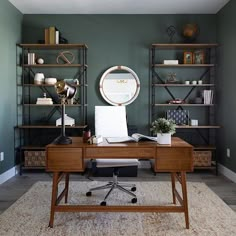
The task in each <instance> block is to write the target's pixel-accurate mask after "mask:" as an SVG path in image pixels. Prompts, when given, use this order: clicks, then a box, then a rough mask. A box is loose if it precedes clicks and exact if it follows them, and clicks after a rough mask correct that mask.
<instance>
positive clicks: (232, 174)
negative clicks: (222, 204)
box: [218, 164, 236, 183]
mask: <svg viewBox="0 0 236 236" xmlns="http://www.w3.org/2000/svg"><path fill="white" fill-rule="evenodd" d="M218 170H219V172H220V173H221V174H222V175H224V176H225V177H227V178H228V179H230V180H232V181H233V182H234V183H236V173H235V172H233V171H232V170H230V169H228V168H226V167H225V166H223V165H221V164H218Z"/></svg>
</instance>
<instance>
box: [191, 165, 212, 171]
mask: <svg viewBox="0 0 236 236" xmlns="http://www.w3.org/2000/svg"><path fill="white" fill-rule="evenodd" d="M193 168H194V169H195V170H215V169H216V166H194V167H193Z"/></svg>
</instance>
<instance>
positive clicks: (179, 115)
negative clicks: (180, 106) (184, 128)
mask: <svg viewBox="0 0 236 236" xmlns="http://www.w3.org/2000/svg"><path fill="white" fill-rule="evenodd" d="M166 116H167V119H172V120H174V121H175V124H176V125H189V111H187V110H168V111H167V112H166Z"/></svg>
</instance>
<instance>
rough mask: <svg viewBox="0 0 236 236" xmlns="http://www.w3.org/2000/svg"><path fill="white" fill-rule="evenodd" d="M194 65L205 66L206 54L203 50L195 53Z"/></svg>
mask: <svg viewBox="0 0 236 236" xmlns="http://www.w3.org/2000/svg"><path fill="white" fill-rule="evenodd" d="M193 63H194V64H204V63H205V52H204V51H203V50H198V51H195V52H194V55H193Z"/></svg>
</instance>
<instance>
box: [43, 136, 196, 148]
mask: <svg viewBox="0 0 236 236" xmlns="http://www.w3.org/2000/svg"><path fill="white" fill-rule="evenodd" d="M71 139H72V144H68V145H63V144H61V145H58V144H53V143H51V144H49V145H47V148H49V147H50V148H51V147H55V148H78V147H81V148H83V147H85V148H89V147H91V148H95V147H108V148H109V147H131V148H132V147H133V148H137V147H158V148H166V147H170V148H171V147H192V145H190V144H189V143H187V142H185V141H184V140H182V139H180V138H178V137H172V139H171V145H161V144H158V143H157V142H154V141H139V142H125V143H112V144H111V143H108V142H107V141H106V139H105V138H103V142H102V143H99V144H88V143H83V139H82V137H71Z"/></svg>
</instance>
